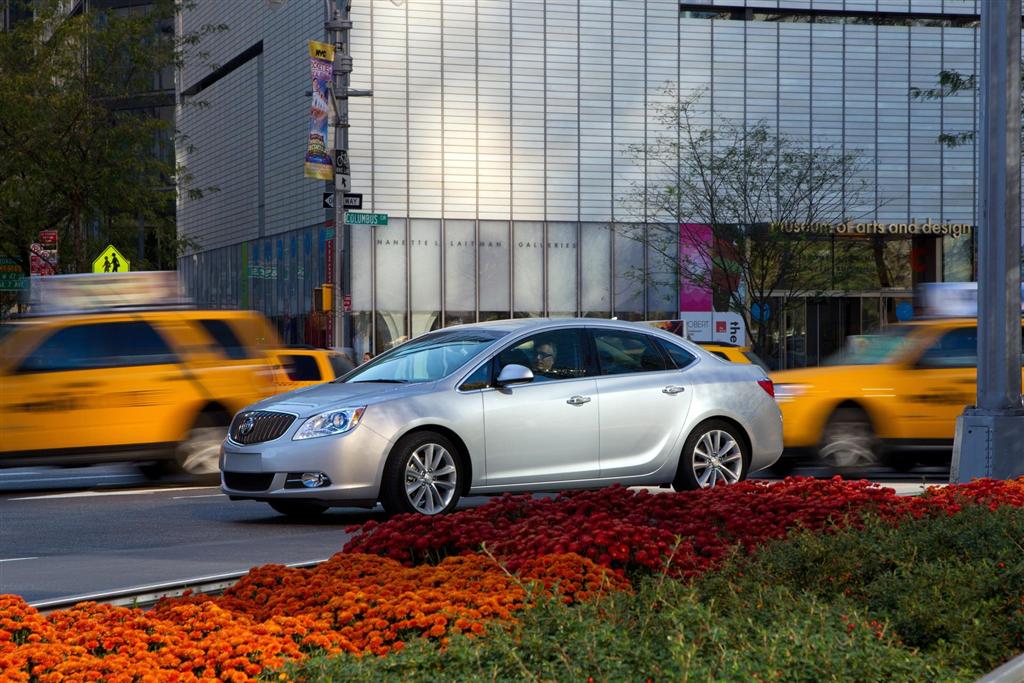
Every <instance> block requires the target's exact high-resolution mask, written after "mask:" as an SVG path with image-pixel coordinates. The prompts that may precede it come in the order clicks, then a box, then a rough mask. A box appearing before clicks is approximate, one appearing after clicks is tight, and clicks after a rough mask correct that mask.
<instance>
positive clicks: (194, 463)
mask: <svg viewBox="0 0 1024 683" xmlns="http://www.w3.org/2000/svg"><path fill="white" fill-rule="evenodd" d="M229 422H230V420H229V419H228V417H227V415H224V414H223V413H202V414H200V415H199V417H198V418H196V422H195V424H193V425H192V429H190V430H189V432H188V436H186V437H185V440H184V441H182V442H181V443H180V444H178V447H177V448H176V449H175V451H174V461H175V463H176V464H177V469H178V471H179V472H183V473H185V474H187V475H189V476H191V477H192V479H194V480H196V481H199V482H202V483H211V484H216V483H218V482H219V481H220V445H221V444H222V443H223V442H224V438H225V437H226V436H227V433H228V424H229Z"/></svg>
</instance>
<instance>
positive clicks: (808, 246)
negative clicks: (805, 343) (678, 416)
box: [624, 86, 891, 357]
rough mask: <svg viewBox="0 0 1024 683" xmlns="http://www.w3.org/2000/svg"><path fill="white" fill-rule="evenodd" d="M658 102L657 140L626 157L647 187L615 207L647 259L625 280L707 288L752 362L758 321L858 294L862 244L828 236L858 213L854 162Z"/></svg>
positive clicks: (763, 336)
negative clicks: (849, 287)
mask: <svg viewBox="0 0 1024 683" xmlns="http://www.w3.org/2000/svg"><path fill="white" fill-rule="evenodd" d="M666 95H668V97H667V98H666V99H667V100H668V101H669V103H668V104H665V105H662V106H660V107H659V109H658V111H657V118H658V120H659V121H660V123H661V124H662V127H663V130H665V131H666V132H665V133H664V134H663V135H662V136H660V137H658V138H656V139H655V140H654V141H653V142H651V143H648V144H639V145H633V146H632V147H631V148H630V151H631V153H632V156H633V158H634V159H635V160H636V162H637V163H638V164H640V165H645V166H646V167H647V169H648V174H647V178H648V180H647V182H646V183H637V184H634V186H633V187H632V190H631V191H630V193H629V194H628V196H627V197H626V198H625V200H624V205H625V206H626V207H627V209H628V210H629V211H630V212H631V213H632V214H633V215H634V216H636V218H637V220H636V221H635V222H634V223H633V224H632V227H631V228H627V234H628V235H629V236H630V237H632V238H634V239H637V240H641V241H643V242H644V244H645V245H646V247H647V248H648V250H649V252H650V253H652V256H653V258H649V259H648V263H647V266H646V268H643V269H637V270H635V271H634V273H633V275H634V277H637V278H642V279H643V280H644V281H645V282H647V283H648V284H652V283H653V284H661V285H666V286H669V287H674V286H675V285H676V284H677V283H680V282H682V283H691V284H694V285H697V286H700V287H709V286H710V287H713V289H714V290H715V297H716V299H717V301H716V308H718V309H719V310H732V311H735V312H739V313H740V314H741V315H742V317H743V319H744V321H745V324H746V327H747V332H748V337H749V338H751V339H752V340H753V345H754V348H755V350H756V351H757V352H758V353H761V354H765V355H767V356H769V357H770V356H772V355H774V353H772V350H771V349H770V348H769V347H770V336H771V329H770V327H771V326H770V325H767V324H760V323H759V319H760V318H767V317H768V316H767V315H765V313H764V312H765V311H768V310H770V309H771V308H776V307H777V306H779V305H780V304H781V308H783V309H786V308H788V307H789V306H790V304H791V303H792V302H794V301H795V300H796V299H798V298H802V297H806V296H814V295H816V294H820V293H823V292H825V291H829V290H836V289H841V288H843V287H844V283H848V282H853V281H860V282H863V281H864V279H865V273H869V272H870V271H871V269H872V262H875V261H876V259H875V256H874V254H873V253H872V250H870V249H865V248H864V247H865V246H866V245H865V242H867V240H864V239H856V238H837V237H836V236H835V232H834V226H835V225H837V224H841V223H845V222H846V221H847V220H849V218H850V216H848V215H847V211H848V208H849V207H851V206H862V205H863V204H864V197H865V192H866V181H865V180H864V179H863V178H864V176H863V174H861V173H860V171H861V170H862V166H863V162H862V159H861V155H860V153H858V152H850V151H847V152H843V151H841V150H837V149H835V148H834V147H833V146H830V145H827V144H822V143H817V142H814V141H806V140H796V139H793V138H790V137H789V136H786V135H782V134H780V133H778V132H775V131H773V130H772V129H771V128H770V127H769V126H768V124H766V123H764V122H758V123H753V124H747V123H744V122H737V121H732V120H728V119H724V118H722V117H716V118H715V122H714V126H711V125H708V124H706V123H704V122H703V121H702V119H701V117H700V115H699V113H700V112H699V107H700V101H701V99H702V94H701V93H697V94H694V95H690V96H681V95H680V94H679V93H678V91H677V90H676V89H675V88H674V87H672V86H667V87H666ZM652 178H653V180H652ZM681 226H684V227H681ZM685 226H705V227H685ZM877 262H878V263H879V264H880V265H879V267H880V268H881V267H883V266H884V267H885V268H889V267H890V266H891V264H889V263H887V262H886V261H885V259H884V258H879V259H878V260H877ZM875 286H876V287H877V286H878V285H877V284H875ZM778 313H779V311H778V310H775V311H773V314H772V315H773V317H774V316H775V315H777V314H778Z"/></svg>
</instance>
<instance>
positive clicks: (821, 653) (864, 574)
mask: <svg viewBox="0 0 1024 683" xmlns="http://www.w3.org/2000/svg"><path fill="white" fill-rule="evenodd" d="M1022 538H1024V510H1021V509H1013V508H1007V509H998V510H995V511H990V510H988V509H986V508H985V507H983V506H976V505H966V506H965V508H964V509H963V510H962V511H961V512H959V513H958V514H954V515H944V514H943V515H937V516H927V517H923V518H921V519H909V520H905V522H904V523H903V524H901V525H899V526H895V525H893V524H891V523H890V522H889V521H887V520H884V519H881V518H878V517H874V518H866V519H864V520H862V524H861V527H860V528H857V529H854V528H848V529H844V530H840V531H837V532H836V533H833V534H826V535H823V534H816V533H811V532H809V531H808V532H803V533H797V534H794V535H793V536H791V537H790V538H788V539H786V540H783V541H778V542H775V543H771V544H768V545H767V546H765V547H764V548H763V549H762V551H761V552H759V553H758V554H757V555H754V556H745V555H743V554H741V553H735V554H734V555H733V556H731V557H729V558H727V559H726V560H725V561H724V563H723V564H722V565H721V566H720V567H719V568H718V569H716V570H714V571H711V572H708V573H706V574H704V575H703V576H701V577H699V578H696V579H693V580H691V581H685V582H680V581H674V580H671V579H667V578H665V577H664V576H648V577H645V578H643V579H641V580H639V581H638V582H637V585H636V591H635V593H633V594H629V593H618V594H608V595H605V596H603V597H601V598H600V599H598V600H596V601H593V602H589V603H583V604H580V605H578V606H566V605H563V604H560V603H558V602H557V601H548V602H544V603H542V604H540V605H538V606H537V607H535V608H534V609H531V610H526V611H524V612H522V613H521V614H520V620H519V623H518V624H517V625H514V626H512V627H507V626H500V627H499V626H496V625H491V626H489V627H488V635H487V637H486V638H483V639H479V640H476V641H468V640H465V639H462V638H460V637H455V638H453V639H452V640H451V641H450V643H449V645H448V646H447V648H445V649H443V650H439V649H437V648H436V646H434V645H431V644H430V643H425V642H422V641H419V642H415V643H412V644H411V645H410V646H409V647H407V648H406V649H405V650H404V651H403V652H401V653H398V654H395V655H392V656H390V657H388V658H386V659H379V658H375V657H365V658H361V659H359V658H353V657H344V656H343V657H338V658H334V659H330V660H327V659H322V660H317V661H314V662H310V663H309V664H308V665H302V666H300V667H299V668H297V669H293V670H291V671H290V673H291V674H293V675H294V676H296V678H297V679H299V680H308V681H331V680H380V681H411V682H414V681H431V682H433V681H436V680H438V679H439V678H442V679H445V680H496V681H504V680H508V681H512V680H516V681H518V680H526V681H562V680H565V681H587V680H590V679H593V680H594V681H633V680H635V681H645V680H648V679H650V680H652V681H662V680H670V681H676V680H694V681H704V680H716V681H829V680H832V681H846V680H857V681H889V680H899V681H952V680H973V679H974V678H976V677H977V676H979V675H981V674H983V673H984V672H986V671H988V670H991V669H993V668H995V667H996V666H998V665H999V664H1000V663H1002V662H1003V661H1005V660H1007V659H1009V658H1011V657H1012V656H1014V655H1015V654H1016V653H1017V652H1019V651H1020V650H1021V649H1022V648H1024V630H1022V624H1024V605H1022V602H1021V600H1022V598H1024V575H1022V572H1024V564H1022V563H1024V560H1022V559H1021V558H1022V557H1024V556H1022V553H1021V550H1022V548H1021V541H1022Z"/></svg>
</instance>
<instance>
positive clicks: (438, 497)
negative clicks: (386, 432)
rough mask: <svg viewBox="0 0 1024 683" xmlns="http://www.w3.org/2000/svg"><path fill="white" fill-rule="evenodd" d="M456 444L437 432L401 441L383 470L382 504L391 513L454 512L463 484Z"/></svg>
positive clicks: (408, 437) (417, 433)
mask: <svg viewBox="0 0 1024 683" xmlns="http://www.w3.org/2000/svg"><path fill="white" fill-rule="evenodd" d="M462 471H463V468H462V461H461V459H460V457H459V451H458V449H457V448H456V446H455V444H453V443H452V442H451V440H450V439H448V438H447V437H445V436H443V435H441V434H437V433H436V432H416V433H415V434H411V435H409V436H407V437H404V438H402V439H401V440H400V441H399V442H398V443H397V444H396V445H395V448H394V450H393V451H392V453H391V457H389V458H388V462H387V465H386V466H385V467H384V491H383V495H382V496H381V503H382V504H383V505H384V509H385V510H387V511H388V512H389V513H392V514H397V513H400V512H415V513H418V514H421V515H439V514H442V513H445V512H450V511H451V510H454V509H455V506H456V505H458V503H459V496H460V491H461V489H462V484H463V475H462Z"/></svg>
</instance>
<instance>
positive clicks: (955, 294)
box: [915, 282, 1024, 318]
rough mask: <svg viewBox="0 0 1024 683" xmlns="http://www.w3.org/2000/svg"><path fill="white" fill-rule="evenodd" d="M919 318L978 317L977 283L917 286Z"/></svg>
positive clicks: (1023, 287) (1023, 289)
mask: <svg viewBox="0 0 1024 683" xmlns="http://www.w3.org/2000/svg"><path fill="white" fill-rule="evenodd" d="M1020 291H1021V313H1022V314H1024V283H1022V284H1021V287H1020ZM915 298H916V299H917V305H918V308H919V309H920V311H921V317H924V318H976V317H978V283H977V282H927V283H922V284H919V285H918V286H917V291H916V293H915Z"/></svg>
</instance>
